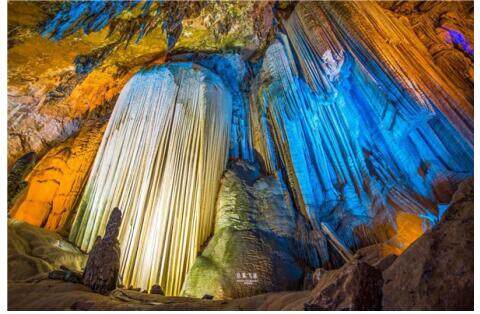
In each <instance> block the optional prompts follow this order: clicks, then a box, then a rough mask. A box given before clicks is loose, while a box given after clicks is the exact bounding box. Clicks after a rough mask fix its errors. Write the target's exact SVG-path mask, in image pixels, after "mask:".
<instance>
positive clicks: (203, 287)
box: [182, 161, 312, 299]
mask: <svg viewBox="0 0 480 314" xmlns="http://www.w3.org/2000/svg"><path fill="white" fill-rule="evenodd" d="M216 207H217V209H216V213H217V214H216V221H215V229H214V234H213V237H212V238H211V239H209V240H208V244H207V245H206V247H205V248H204V250H203V251H202V253H201V255H200V256H199V257H197V259H196V260H195V263H194V264H193V266H192V267H191V268H190V271H189V273H188V277H187V278H186V279H185V283H184V286H183V291H182V295H185V296H189V297H198V298H200V297H202V296H203V295H204V294H209V295H212V296H213V297H215V298H216V299H230V298H238V297H246V296H252V295H255V294H259V293H262V292H271V291H283V290H295V289H299V288H300V287H301V283H302V279H303V273H304V269H303V267H304V265H308V264H312V262H311V261H308V256H307V254H308V248H305V247H303V246H304V242H303V241H302V240H304V239H302V238H301V236H300V235H301V234H302V232H303V233H306V232H307V230H306V228H307V226H306V222H305V220H304V219H303V217H301V216H300V215H299V214H298V213H296V211H295V209H294V208H293V204H292V202H291V200H290V198H289V196H288V192H287V190H286V189H285V186H284V184H282V182H281V180H280V179H275V178H274V177H273V176H262V175H261V174H260V173H259V171H258V169H257V168H256V167H255V166H254V165H252V164H249V163H247V162H244V161H236V162H232V163H231V165H230V167H229V170H227V171H226V172H225V174H224V176H223V178H222V184H221V186H220V190H219V193H218V200H217V205H216Z"/></svg>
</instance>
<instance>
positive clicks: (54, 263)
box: [8, 219, 87, 281]
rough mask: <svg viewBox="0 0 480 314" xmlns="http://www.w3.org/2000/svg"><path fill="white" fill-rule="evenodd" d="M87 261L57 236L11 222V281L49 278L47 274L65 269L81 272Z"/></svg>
mask: <svg viewBox="0 0 480 314" xmlns="http://www.w3.org/2000/svg"><path fill="white" fill-rule="evenodd" d="M86 260H87V257H86V255H85V254H83V253H82V252H81V251H80V250H79V249H78V248H76V247H75V246H74V245H72V244H71V243H69V242H68V241H66V240H65V239H64V238H62V237H61V236H59V235H58V234H57V233H55V232H52V231H49V230H45V229H41V228H38V227H34V226H31V225H29V224H27V223H25V222H21V221H17V220H14V219H9V221H8V280H9V281H25V280H30V279H32V278H38V277H42V276H43V277H42V278H46V277H47V274H48V272H50V271H53V270H58V269H60V268H61V267H62V266H66V267H68V268H69V269H71V270H74V271H77V272H78V271H81V270H82V269H83V267H84V265H85V262H86Z"/></svg>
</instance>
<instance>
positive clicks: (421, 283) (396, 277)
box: [383, 178, 474, 310]
mask: <svg viewBox="0 0 480 314" xmlns="http://www.w3.org/2000/svg"><path fill="white" fill-rule="evenodd" d="M473 227H474V224H473V178H471V179H469V180H467V181H465V182H463V183H462V184H461V185H460V187H459V189H458V191H457V192H456V193H455V194H454V196H453V199H452V202H451V205H450V207H449V208H448V209H447V211H446V212H445V214H444V216H443V217H442V220H441V221H440V222H439V224H438V225H437V226H435V227H434V228H433V229H432V230H429V231H427V232H426V233H425V234H424V235H422V236H421V237H420V238H419V239H418V240H416V241H415V242H414V243H413V244H412V245H411V246H410V247H409V248H408V249H407V250H406V251H405V252H403V254H402V255H400V256H399V257H398V258H397V259H396V260H395V262H393V264H392V265H391V266H390V267H389V268H388V269H387V270H386V271H385V272H384V273H383V276H384V280H385V284H384V287H383V294H384V298H383V308H384V309H385V310H472V309H473V284H474V278H473V265H474V259H473V229H474V228H473Z"/></svg>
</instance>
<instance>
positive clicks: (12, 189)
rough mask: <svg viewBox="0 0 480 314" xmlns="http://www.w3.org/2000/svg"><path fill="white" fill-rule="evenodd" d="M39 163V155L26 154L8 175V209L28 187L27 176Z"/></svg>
mask: <svg viewBox="0 0 480 314" xmlns="http://www.w3.org/2000/svg"><path fill="white" fill-rule="evenodd" d="M36 162H37V154H35V153H34V152H30V153H26V154H25V155H23V156H22V157H20V158H19V159H18V160H17V161H16V162H15V164H14V165H13V167H12V169H11V170H10V171H9V173H8V187H7V189H8V208H10V206H11V205H12V204H13V203H14V202H15V199H16V198H17V196H18V194H19V193H21V192H22V190H23V189H24V188H25V187H26V186H27V183H26V182H25V181H24V179H25V176H26V175H27V174H28V173H29V172H30V171H31V170H32V168H33V166H34V165H35V163H36Z"/></svg>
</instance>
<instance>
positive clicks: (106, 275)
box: [83, 208, 122, 294]
mask: <svg viewBox="0 0 480 314" xmlns="http://www.w3.org/2000/svg"><path fill="white" fill-rule="evenodd" d="M121 223H122V212H121V211H120V209H118V208H114V209H113V210H112V212H111V214H110V218H109V219H108V223H107V227H106V229H105V236H104V237H103V238H101V237H100V236H98V237H97V240H96V241H95V244H94V245H93V247H92V250H91V251H90V253H89V254H88V260H87V264H86V265H85V271H84V273H83V284H84V285H86V286H87V287H90V289H92V290H93V291H95V292H98V293H100V294H108V293H109V292H110V291H112V290H114V289H115V288H116V286H117V282H118V274H119V269H120V244H119V243H118V239H117V238H118V234H119V232H120V225H121Z"/></svg>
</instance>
